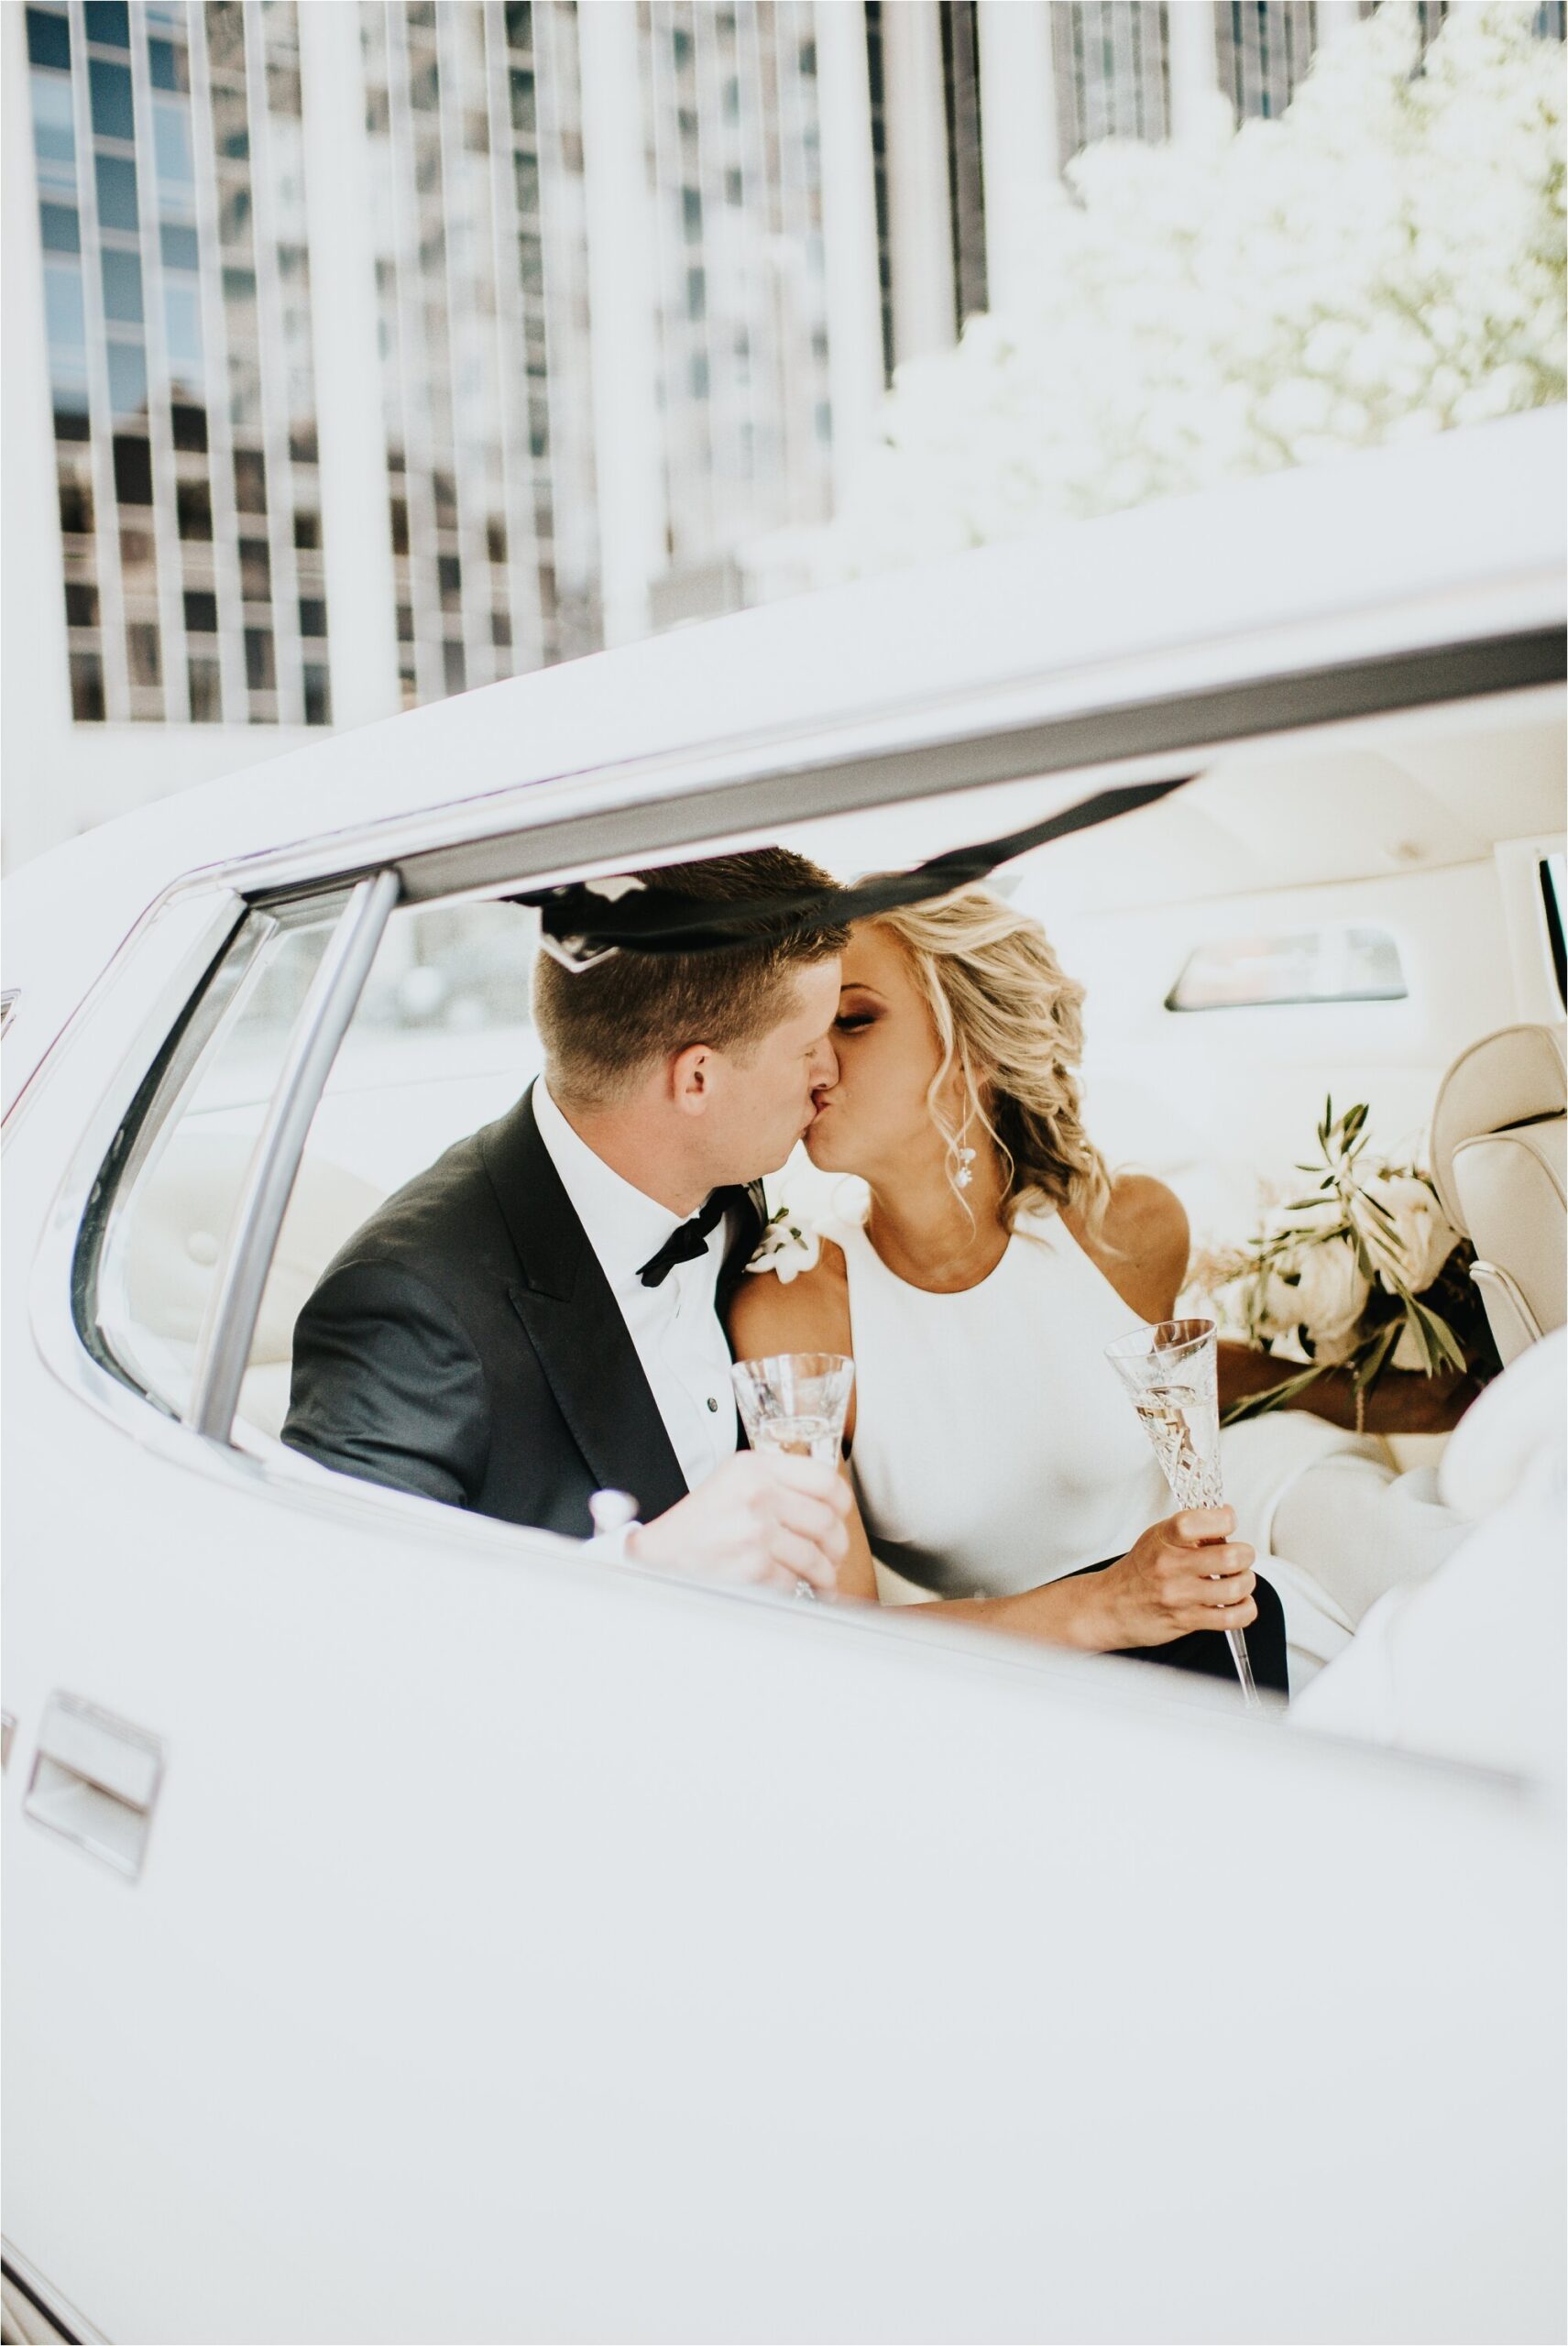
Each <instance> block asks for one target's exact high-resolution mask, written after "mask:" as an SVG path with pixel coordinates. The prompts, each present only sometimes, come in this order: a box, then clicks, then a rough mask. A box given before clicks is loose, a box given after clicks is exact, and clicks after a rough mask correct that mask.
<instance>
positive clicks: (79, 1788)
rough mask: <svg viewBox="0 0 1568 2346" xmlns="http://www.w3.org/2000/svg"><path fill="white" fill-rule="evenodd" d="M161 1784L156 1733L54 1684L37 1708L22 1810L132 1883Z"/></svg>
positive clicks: (161, 1751) (144, 1850) (139, 1864)
mask: <svg viewBox="0 0 1568 2346" xmlns="http://www.w3.org/2000/svg"><path fill="white" fill-rule="evenodd" d="M162 1781H163V1746H162V1744H161V1743H160V1742H159V1739H158V1738H157V1736H155V1735H148V1733H147V1731H146V1730H145V1728H142V1727H133V1726H132V1725H131V1723H130V1721H129V1720H128V1719H121V1718H116V1717H115V1715H114V1713H113V1712H112V1711H105V1710H102V1709H100V1707H99V1705H97V1704H96V1703H89V1702H86V1701H84V1700H83V1698H82V1696H81V1695H80V1694H64V1693H61V1692H60V1691H59V1690H58V1689H57V1691H56V1692H55V1693H54V1694H51V1695H50V1696H49V1700H48V1702H47V1703H46V1704H45V1705H44V1715H43V1719H42V1722H41V1723H40V1725H39V1727H38V1751H37V1753H36V1755H35V1757H34V1759H33V1771H32V1774H31V1776H30V1777H29V1778H28V1781H27V1797H26V1799H25V1800H24V1801H23V1803H22V1813H23V1814H24V1815H25V1816H30V1817H31V1818H32V1820H33V1822H34V1824H35V1825H43V1826H45V1828H46V1829H47V1830H48V1831H49V1832H50V1833H58V1834H60V1836H61V1838H62V1839H64V1840H67V1841H74V1842H75V1843H76V1845H77V1847H78V1848H82V1849H85V1850H87V1851H88V1853H89V1855H91V1856H93V1857H95V1858H102V1859H103V1860H104V1864H105V1865H110V1866H113V1867H114V1868H115V1871H116V1872H118V1873H123V1874H126V1875H127V1876H128V1877H129V1879H130V1880H132V1881H134V1880H136V1879H137V1875H138V1874H139V1873H140V1871H141V1869H142V1860H143V1858H144V1857H145V1856H146V1854H147V1837H148V1830H149V1829H150V1827H151V1824H152V1812H153V1808H154V1805H155V1803H156V1802H157V1800H158V1793H159V1785H160V1784H161V1782H162Z"/></svg>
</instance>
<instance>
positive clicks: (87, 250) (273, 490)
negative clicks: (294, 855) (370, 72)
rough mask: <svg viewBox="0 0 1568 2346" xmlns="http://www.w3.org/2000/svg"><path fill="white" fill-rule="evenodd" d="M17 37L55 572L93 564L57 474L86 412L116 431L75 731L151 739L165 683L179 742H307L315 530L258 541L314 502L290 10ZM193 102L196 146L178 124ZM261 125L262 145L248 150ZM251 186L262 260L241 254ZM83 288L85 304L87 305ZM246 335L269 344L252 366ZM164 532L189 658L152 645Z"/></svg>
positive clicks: (84, 521)
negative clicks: (96, 729) (101, 635)
mask: <svg viewBox="0 0 1568 2346" xmlns="http://www.w3.org/2000/svg"><path fill="white" fill-rule="evenodd" d="M73 22H74V23H76V24H78V25H79V26H80V28H81V30H82V34H83V35H84V38H83V39H82V40H81V41H73V40H72V38H71V27H72V23H73ZM27 49H28V60H29V66H30V77H29V81H30V95H31V99H32V105H33V116H34V126H35V132H34V150H35V157H36V160H37V182H38V200H39V210H38V233H39V242H40V246H41V248H42V252H43V255H44V258H45V263H46V267H45V318H44V325H45V331H46V335H47V340H48V346H49V379H50V386H51V395H52V402H53V409H54V418H55V437H56V444H57V451H58V455H59V463H60V520H61V526H62V529H63V530H64V532H65V534H66V538H67V547H68V560H69V561H71V562H74V563H80V562H81V561H82V558H83V555H82V543H81V542H82V541H86V542H87V544H88V545H89V546H91V544H92V537H91V533H92V532H93V521H94V513H93V496H92V486H91V483H92V475H91V470H90V468H89V467H88V466H86V465H85V464H83V463H81V462H80V461H79V460H78V456H77V455H71V451H72V450H73V449H75V450H76V451H78V452H79V454H80V456H82V457H84V456H85V455H86V452H87V449H88V448H89V447H90V445H91V430H92V418H93V415H94V414H100V413H102V414H105V415H107V416H109V417H110V418H111V419H112V421H113V423H114V427H115V429H114V441H113V449H112V477H113V489H114V499H115V509H116V510H115V514H114V515H113V516H112V517H111V524H110V526H108V527H107V528H106V529H105V530H104V532H103V533H102V544H101V545H100V547H99V549H98V552H97V554H96V556H95V559H94V576H93V580H92V583H91V587H90V588H88V587H87V586H86V585H85V582H84V581H82V579H80V578H77V577H74V576H73V577H71V579H70V580H69V582H68V583H69V584H70V586H71V594H70V596H69V597H68V616H69V618H70V621H71V630H72V643H71V658H72V662H73V663H74V665H73V669H72V686H71V705H72V709H73V711H74V713H75V714H76V716H77V717H78V718H81V719H82V720H83V721H93V722H101V721H103V720H104V719H105V718H107V719H109V720H111V721H115V722H123V721H125V720H126V718H154V717H161V716H163V715H165V714H166V712H165V707H164V699H163V680H164V679H165V677H166V675H167V673H168V672H169V670H170V668H171V667H173V668H174V669H175V672H176V673H175V684H176V695H177V703H178V707H179V713H180V715H181V718H183V717H184V715H185V712H186V709H187V707H188V709H189V716H190V720H191V721H192V722H194V723H200V724H207V723H214V722H219V721H221V720H222V719H223V718H224V717H225V715H226V716H227V717H228V718H229V719H230V720H231V721H234V720H244V719H246V718H250V719H251V720H253V721H259V722H266V723H273V722H277V721H279V720H280V719H282V720H287V721H290V722H293V723H300V722H302V721H304V720H305V715H306V711H305V685H304V679H303V673H302V672H303V664H304V663H303V661H302V646H303V644H304V643H305V641H307V640H308V641H309V642H310V643H311V646H312V649H313V655H314V656H313V663H312V664H313V665H319V664H320V663H321V660H322V656H323V652H324V650H325V641H324V636H323V633H322V631H321V630H323V629H324V627H325V624H326V611H325V603H324V599H323V596H322V593H321V570H320V559H319V548H320V538H319V522H318V523H317V524H316V537H315V542H314V544H313V546H312V547H311V548H310V550H309V552H307V553H302V554H298V555H297V554H296V547H295V544H294V543H293V541H292V538H291V532H290V524H289V521H287V520H286V521H285V522H284V525H283V528H282V530H281V531H278V530H276V529H269V523H268V516H269V511H270V510H272V509H273V508H274V507H276V508H277V509H278V510H279V511H280V513H281V514H283V515H285V516H291V515H292V514H293V512H294V511H296V510H302V511H304V512H307V513H309V512H313V510H315V508H316V506H317V502H318V495H319V489H318V482H317V477H316V463H317V457H316V446H315V412H314V409H315V393H314V382H313V335H312V324H311V318H310V310H309V272H308V267H307V265H306V262H305V255H304V247H305V236H304V211H303V153H302V142H301V135H300V125H299V121H298V115H299V104H300V89H299V52H298V19H297V11H296V9H295V7H294V6H292V5H282V4H281V0H280V5H268V6H265V7H254V8H253V7H243V6H240V5H234V0H214V5H208V6H204V7H202V8H189V7H184V6H161V7H148V8H146V9H142V8H136V9H132V8H129V7H127V6H126V5H125V0H102V5H100V4H99V0H92V5H84V6H83V8H82V13H81V15H80V16H79V17H77V16H72V14H71V12H69V11H67V10H66V9H65V8H63V7H51V6H48V5H39V6H36V7H35V6H29V7H28V9H27ZM198 99H199V101H200V103H201V104H202V105H203V108H205V109H207V110H208V122H207V124H206V125H198V124H197V123H196V121H195V119H194V116H193V114H192V108H193V106H194V105H195V104H197V103H198ZM258 106H259V107H261V108H262V109H263V110H264V111H265V112H266V114H267V117H268V135H267V137H266V138H265V139H263V138H261V137H254V138H253V137H252V132H253V129H254V128H255V110H256V109H257V108H258ZM79 113H82V114H84V115H85V116H86V118H87V119H88V120H90V122H91V124H92V126H93V149H92V154H91V157H90V158H89V157H87V156H85V155H83V156H82V157H81V158H79V157H78V154H77V148H76V139H75V127H74V126H75V120H76V117H77V115H78V114H79ZM253 157H254V158H257V159H253ZM262 159H264V160H262ZM89 170H90V172H91V178H90V179H88V178H87V175H88V173H89ZM199 170H200V171H201V172H203V174H205V176H206V181H207V183H206V185H205V187H199V186H198V171H199ZM262 170H265V172H266V181H265V201H264V203H263V206H262V208H263V212H264V216H265V217H266V218H267V219H268V221H269V225H270V226H271V236H270V238H269V242H268V243H267V244H265V245H264V244H260V243H258V240H257V238H256V235H255V216H256V212H257V208H258V202H260V201H261V199H262V191H261V190H259V189H258V184H257V176H258V173H260V172H261V171H262ZM83 180H87V184H86V185H85V186H83V185H82V181H83ZM207 220H210V221H212V222H214V223H215V224H216V229H215V233H214V232H213V231H212V230H210V229H208V228H207V227H205V226H203V225H201V224H202V223H203V221H207ZM84 286H90V287H93V288H95V289H97V290H96V291H94V293H93V299H92V300H91V301H88V300H86V299H84V291H83V289H84ZM149 310H150V312H151V322H152V323H153V327H154V330H153V332H152V333H151V334H148V332H147V327H148V323H149V320H148V312H149ZM264 314H265V315H266V316H267V318H268V321H269V334H272V335H273V341H272V343H271V344H270V345H269V348H268V349H267V350H265V351H264V350H263V346H262V338H261V324H260V321H261V318H262V316H263V315H264ZM215 315H221V316H222V318H223V322H224V329H225V344H226V363H225V361H223V360H220V361H219V363H218V365H217V367H214V364H213V358H212V354H211V353H210V352H209V350H208V347H207V335H206V331H205V321H206V320H207V319H208V318H209V317H212V316H215ZM68 458H69V461H68ZM240 515H246V516H253V517H255V521H256V523H257V524H258V526H257V527H256V528H255V530H254V532H253V533H252V534H251V535H250V536H248V537H247V539H246V541H245V542H244V543H243V546H242V549H241V553H240V557H239V560H238V561H237V563H236V562H235V561H234V560H233V559H232V558H227V559H225V556H224V555H223V554H221V553H220V554H218V555H217V558H216V559H215V560H214V554H213V553H211V552H209V551H208V549H209V548H212V547H214V541H217V542H220V543H221V545H222V546H224V547H228V546H232V545H233V544H234V543H235V541H236V530H235V521H236V517H237V516H240ZM164 532H166V533H167V541H168V542H177V543H179V544H180V546H181V552H182V561H183V568H184V576H183V579H182V580H181V581H177V582H176V587H177V591H180V592H181V593H182V594H183V596H184V597H185V604H184V608H185V615H186V626H187V628H188V629H189V630H191V631H192V633H193V634H194V635H195V637H196V638H197V639H198V640H199V641H200V643H201V645H202V650H201V652H200V654H199V656H197V655H192V656H191V657H189V658H187V657H186V654H185V647H184V644H183V642H182V641H181V642H180V643H179V645H178V651H176V649H175V647H174V646H171V645H170V644H169V643H167V642H165V641H164V640H163V634H162V627H161V619H160V612H159V601H158V591H159V578H158V569H157V562H156V556H155V548H156V544H157V543H158V541H159V536H160V534H162V533H164ZM72 541H76V542H77V543H76V544H75V546H74V547H73V546H72V543H71V542H72ZM312 564H313V567H312V566H311V565H312ZM89 608H91V609H92V611H93V618H92V619H88V618H87V617H86V616H85V614H86V612H87V610H88V609H89ZM307 627H309V628H311V629H312V630H314V631H313V632H311V633H310V634H309V636H308V638H307V635H306V632H305V630H306V628H307ZM100 628H103V629H104V630H107V631H108V632H107V648H105V644H104V643H101V642H99V641H97V632H98V630H99V629H100ZM79 637H80V639H81V641H77V639H78V638H79ZM242 676H243V677H245V678H246V679H247V688H246V689H244V690H242V689H240V679H241V677H242ZM225 678H226V679H227V680H228V685H227V689H228V691H229V693H230V695H231V697H232V701H233V705H232V706H230V707H228V708H227V709H226V710H225V707H224V695H225ZM187 690H188V693H189V700H188V702H187V700H186V692H187ZM321 700H322V696H321V695H320V694H319V693H318V694H316V695H315V701H316V704H317V705H318V706H319V705H320V704H321Z"/></svg>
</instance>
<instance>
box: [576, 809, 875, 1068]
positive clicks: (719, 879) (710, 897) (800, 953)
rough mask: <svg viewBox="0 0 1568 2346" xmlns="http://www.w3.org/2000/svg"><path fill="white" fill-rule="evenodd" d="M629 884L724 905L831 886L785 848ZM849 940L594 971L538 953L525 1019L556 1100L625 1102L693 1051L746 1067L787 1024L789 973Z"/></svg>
mask: <svg viewBox="0 0 1568 2346" xmlns="http://www.w3.org/2000/svg"><path fill="white" fill-rule="evenodd" d="M637 877H638V878H639V879H641V880H645V881H646V882H648V884H649V886H650V887H658V888H664V889H671V890H674V891H675V892H676V893H679V894H681V895H683V896H690V897H693V898H695V899H696V900H698V901H699V902H702V903H706V904H746V903H748V902H757V901H760V900H761V899H762V898H765V897H770V896H776V895H781V894H787V893H795V892H797V891H800V892H804V891H807V890H811V889H816V888H830V887H831V886H832V885H833V882H832V880H831V878H830V877H829V875H828V873H827V872H823V871H821V870H820V869H819V868H818V866H817V865H816V864H815V863H811V862H808V861H806V857H805V856H803V855H795V854H793V853H792V852H791V851H790V850H789V849H787V848H782V847H763V848H752V849H750V850H747V851H746V852H745V853H743V854H740V855H717V856H712V857H710V858H709V859H708V861H707V862H704V863H678V864H671V865H666V866H665V868H664V869H663V871H658V872H639V873H638V874H637ZM848 938H849V931H848V930H847V929H846V928H843V927H839V926H834V925H833V924H831V923H829V922H823V923H821V924H820V925H818V926H815V927H811V928H808V929H806V930H805V931H804V932H801V933H796V934H795V935H791V936H788V937H759V939H758V941H757V943H756V944H755V945H743V946H728V947H725V948H722V949H721V950H719V951H718V952H713V953H637V952H632V951H630V950H628V949H625V948H623V949H622V950H620V952H617V953H613V954H611V955H610V957H609V959H608V960H604V961H600V962H598V963H596V964H595V966H594V967H593V968H592V969H587V970H565V969H563V968H562V966H561V964H560V963H559V962H558V961H557V960H555V959H554V958H553V957H552V956H551V955H550V954H548V953H541V954H540V956H539V959H538V960H537V961H536V963H535V964H534V971H533V1016H534V1023H535V1025H537V1027H538V1029H539V1035H540V1039H541V1041H542V1042H543V1045H544V1060H545V1072H546V1074H547V1076H548V1078H549V1081H550V1089H551V1091H553V1092H554V1094H555V1096H556V1097H557V1098H558V1099H560V1100H562V1101H564V1102H577V1103H579V1104H581V1105H582V1106H585V1107H588V1106H594V1107H602V1106H604V1105H606V1104H607V1103H608V1102H611V1101H614V1100H616V1099H618V1098H621V1097H623V1096H624V1095H625V1093H626V1091H628V1090H629V1088H630V1085H631V1084H632V1083H633V1082H635V1080H637V1078H638V1077H639V1076H641V1075H642V1074H644V1073H645V1072H646V1071H647V1069H649V1068H650V1067H651V1066H652V1064H653V1063H654V1062H655V1061H656V1060H659V1059H662V1058H669V1057H671V1056H673V1055H674V1053H675V1052H676V1051H684V1050H685V1049H686V1048H687V1047H689V1046H690V1045H691V1044H693V1043H706V1044H707V1045H708V1046H709V1047H710V1048H711V1049H713V1050H716V1051H724V1052H726V1053H729V1054H730V1055H732V1056H733V1057H736V1058H742V1059H743V1058H745V1057H746V1055H747V1053H748V1052H749V1051H751V1050H753V1049H754V1048H755V1047H756V1046H757V1045H758V1044H759V1043H760V1042H761V1041H762V1037H763V1036H765V1035H766V1034H768V1033H769V1032H770V1031H771V1030H772V1029H773V1027H774V1026H776V1025H778V1024H779V1023H780V1021H781V1020H782V1019H784V1018H785V1017H787V1016H788V1015H789V1012H790V1008H791V1002H792V992H793V988H792V980H793V978H794V975H795V971H796V970H800V969H803V968H806V967H809V966H810V965H811V964H812V963H814V962H817V961H825V960H827V959H828V958H829V957H830V956H831V955H832V954H835V953H841V952H842V951H843V949H844V947H845V945H846V943H847V942H848Z"/></svg>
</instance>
